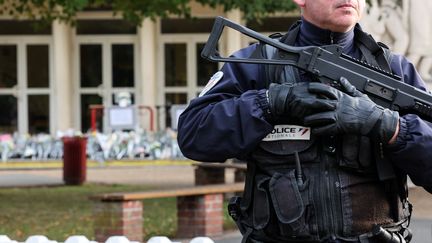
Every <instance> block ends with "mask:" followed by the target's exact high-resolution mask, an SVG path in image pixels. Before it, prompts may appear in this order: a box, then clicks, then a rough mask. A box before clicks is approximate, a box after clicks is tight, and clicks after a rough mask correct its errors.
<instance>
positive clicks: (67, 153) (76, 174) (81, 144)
mask: <svg viewBox="0 0 432 243" xmlns="http://www.w3.org/2000/svg"><path fill="white" fill-rule="evenodd" d="M62 140H63V151H64V153H63V181H64V182H65V184H66V185H81V184H83V183H84V181H85V180H86V171H87V155H86V146H87V138H86V137H78V136H75V137H63V138H62Z"/></svg>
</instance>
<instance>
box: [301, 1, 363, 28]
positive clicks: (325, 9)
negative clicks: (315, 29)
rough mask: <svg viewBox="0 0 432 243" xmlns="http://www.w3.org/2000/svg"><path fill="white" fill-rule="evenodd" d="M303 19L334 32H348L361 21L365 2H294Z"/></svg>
mask: <svg viewBox="0 0 432 243" xmlns="http://www.w3.org/2000/svg"><path fill="white" fill-rule="evenodd" d="M294 2H296V3H297V5H299V6H300V7H301V8H302V10H303V17H304V18H305V19H306V20H307V21H309V22H311V23H312V24H314V25H316V26H319V27H321V28H323V29H328V30H331V31H334V32H347V31H349V30H350V29H351V28H352V27H354V25H355V24H356V23H357V22H358V21H359V20H360V18H361V15H362V13H363V10H364V7H365V0H294Z"/></svg>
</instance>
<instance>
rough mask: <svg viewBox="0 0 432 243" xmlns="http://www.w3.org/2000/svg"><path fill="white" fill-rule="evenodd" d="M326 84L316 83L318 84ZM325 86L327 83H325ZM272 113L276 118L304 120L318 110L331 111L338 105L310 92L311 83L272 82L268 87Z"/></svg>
mask: <svg viewBox="0 0 432 243" xmlns="http://www.w3.org/2000/svg"><path fill="white" fill-rule="evenodd" d="M320 85H324V84H321V83H316V86H317V87H319V86H320ZM324 86H325V85H324ZM268 101H269V107H270V113H271V114H272V116H273V118H274V119H275V120H278V118H288V119H290V120H295V121H299V122H303V118H304V117H305V116H307V115H310V114H313V113H314V112H317V111H329V110H333V109H335V107H336V104H335V103H334V102H333V101H328V100H324V99H319V98H318V97H317V95H315V94H313V93H311V92H309V83H307V82H300V83H295V84H276V83H272V84H270V86H269V89H268Z"/></svg>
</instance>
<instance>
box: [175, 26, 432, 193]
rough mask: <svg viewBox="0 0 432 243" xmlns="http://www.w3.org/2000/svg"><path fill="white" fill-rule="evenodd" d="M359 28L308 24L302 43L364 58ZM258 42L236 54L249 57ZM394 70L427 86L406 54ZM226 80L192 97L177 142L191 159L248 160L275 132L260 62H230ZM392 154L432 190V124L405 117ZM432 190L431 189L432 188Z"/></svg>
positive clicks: (399, 165) (395, 59) (413, 82)
mask: <svg viewBox="0 0 432 243" xmlns="http://www.w3.org/2000/svg"><path fill="white" fill-rule="evenodd" d="M353 38H354V32H353V31H351V32H348V33H344V34H340V33H332V32H329V31H326V30H322V29H319V28H317V27H315V26H312V25H311V24H308V23H303V24H302V25H301V27H300V32H299V35H298V38H297V40H296V45H297V46H306V45H315V46H316V45H318V46H319V45H326V44H339V45H341V46H342V47H343V49H344V52H345V53H347V54H348V55H351V56H353V57H359V55H360V50H359V48H358V47H357V46H356V45H355V44H354V41H353ZM256 47H257V45H251V46H249V47H247V48H244V49H241V50H239V51H238V52H236V53H234V54H233V55H234V56H237V57H248V56H250V54H251V53H252V52H254V51H255V49H256ZM391 69H392V71H393V72H394V73H395V74H397V75H399V76H401V77H402V80H403V82H405V83H407V84H410V85H412V86H415V87H417V88H419V89H422V90H426V87H425V84H424V82H423V80H422V79H421V77H420V76H419V74H418V73H417V71H416V69H415V67H414V65H413V64H412V63H411V62H409V61H408V60H407V59H406V58H405V57H403V56H401V55H396V54H394V55H393V58H392V61H391ZM221 71H222V72H223V74H224V75H223V77H222V79H221V80H220V81H219V82H218V83H217V84H216V85H215V86H214V87H213V88H211V89H210V90H209V91H208V92H207V93H206V94H205V95H203V96H202V97H199V98H195V99H194V100H192V101H191V103H190V104H189V106H188V108H187V109H186V110H185V111H184V112H183V113H182V115H181V116H180V120H179V131H178V142H179V145H180V148H181V151H182V152H183V153H184V155H185V156H186V157H188V158H190V159H193V160H198V161H208V162H217V161H225V160H226V159H229V158H240V159H247V158H248V155H249V153H250V152H251V151H253V150H254V149H255V148H256V146H257V145H258V144H259V143H260V142H261V140H262V139H263V138H264V137H265V136H266V135H267V134H268V133H270V132H271V131H272V129H273V126H272V124H270V123H269V117H268V111H269V109H268V106H269V104H268V101H267V99H266V86H265V84H266V80H264V79H265V78H264V68H263V66H262V65H258V64H243V63H241V64H239V63H226V64H225V65H224V66H223V68H222V69H221ZM385 149H386V152H387V156H388V157H389V158H390V160H391V161H392V163H393V164H394V165H395V166H396V167H397V168H399V169H400V170H401V171H403V172H405V173H407V174H408V175H409V176H410V178H411V179H412V181H413V182H414V183H415V184H417V185H419V186H423V187H425V189H427V190H429V191H431V189H432V162H430V158H432V128H431V126H430V124H429V123H428V122H425V121H424V120H422V119H420V118H419V117H418V116H416V115H413V114H407V115H404V116H401V117H400V131H399V134H398V136H397V140H396V142H395V143H394V144H391V145H389V146H387V147H386V148H385ZM431 192H432V191H431Z"/></svg>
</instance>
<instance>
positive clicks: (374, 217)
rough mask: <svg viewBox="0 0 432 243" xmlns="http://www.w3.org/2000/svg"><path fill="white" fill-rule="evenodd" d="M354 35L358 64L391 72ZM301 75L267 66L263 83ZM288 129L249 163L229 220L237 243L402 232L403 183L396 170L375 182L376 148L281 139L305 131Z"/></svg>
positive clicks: (351, 140) (366, 238)
mask: <svg viewBox="0 0 432 243" xmlns="http://www.w3.org/2000/svg"><path fill="white" fill-rule="evenodd" d="M298 29H299V28H298V27H297V26H295V27H294V28H292V29H291V30H290V32H289V34H288V35H285V36H284V37H282V38H281V39H280V41H282V42H284V43H286V44H289V45H292V44H293V43H294V41H295V38H296V36H297V33H298ZM355 35H356V36H359V35H360V36H363V37H362V38H367V40H364V39H361V40H359V39H358V38H357V39H356V44H357V46H358V47H359V48H360V50H361V52H362V54H363V60H364V61H367V62H368V63H370V64H372V65H375V66H378V65H379V66H381V68H384V69H387V70H390V68H389V61H388V60H389V58H391V55H389V53H390V52H388V51H386V49H384V48H381V47H380V46H378V44H377V43H376V42H375V41H373V39H371V37H369V36H368V35H366V34H365V33H364V32H362V31H361V30H360V29H356V33H355ZM372 41H373V42H372ZM364 42H366V43H367V44H364ZM371 42H372V43H371ZM371 46H374V47H375V49H373V48H372V47H371ZM376 47H377V48H379V50H376ZM372 49H373V50H372ZM258 51H259V52H261V53H260V55H262V56H263V57H266V58H271V57H272V56H273V55H277V50H276V49H275V48H273V47H270V46H267V45H262V46H260V47H259V48H258ZM301 75H303V74H300V73H299V70H297V69H296V68H293V67H291V66H277V65H275V66H272V65H269V66H266V76H267V79H266V80H269V83H270V82H278V83H286V82H297V81H298V80H301V78H300V76H301ZM302 77H303V76H302ZM287 125H289V124H279V125H276V126H275V129H274V130H273V132H272V133H271V134H269V135H268V137H267V138H266V139H265V140H263V141H262V142H261V143H260V144H259V146H258V147H257V149H256V150H255V151H254V152H253V153H252V154H251V160H250V161H248V173H247V178H246V187H245V192H244V195H243V198H242V200H241V203H239V202H237V204H238V205H239V208H240V210H239V211H240V212H238V213H237V214H236V222H237V224H238V226H239V228H240V230H241V231H242V233H243V235H244V239H243V241H244V242H321V241H324V240H326V239H342V240H346V241H349V242H376V241H373V240H372V235H371V231H372V226H373V225H380V226H383V227H384V228H387V229H389V230H393V231H398V232H401V231H403V230H404V229H405V228H406V227H407V225H408V223H409V216H410V212H411V207H410V205H409V203H408V201H407V190H406V179H405V178H406V176H405V175H399V173H398V172H397V171H396V172H394V173H395V175H394V177H393V179H389V180H385V181H383V180H380V179H379V176H378V170H379V169H377V168H380V167H379V166H377V159H376V158H377V155H376V153H375V152H374V151H377V150H376V149H375V147H376V146H378V145H377V144H375V143H374V142H373V141H371V140H370V139H369V138H368V137H363V136H354V135H344V136H330V137H314V136H313V135H312V136H311V137H310V139H307V140H299V139H296V140H288V139H287V138H289V137H290V136H291V135H292V136H297V138H299V136H302V134H306V133H307V132H308V131H307V128H302V127H294V126H287ZM392 173H393V172H392Z"/></svg>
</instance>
